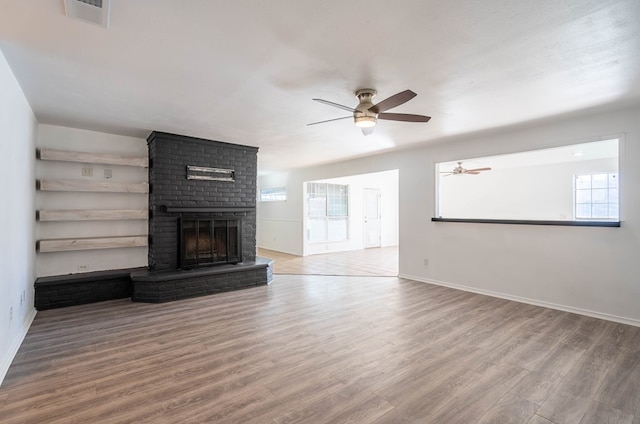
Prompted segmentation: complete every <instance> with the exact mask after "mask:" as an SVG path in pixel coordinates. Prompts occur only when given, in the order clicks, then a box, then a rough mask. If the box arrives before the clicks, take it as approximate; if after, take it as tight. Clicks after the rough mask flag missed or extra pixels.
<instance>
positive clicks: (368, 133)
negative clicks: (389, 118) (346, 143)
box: [360, 127, 374, 135]
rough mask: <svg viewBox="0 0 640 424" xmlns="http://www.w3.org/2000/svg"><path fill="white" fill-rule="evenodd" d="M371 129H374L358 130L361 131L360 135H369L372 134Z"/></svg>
mask: <svg viewBox="0 0 640 424" xmlns="http://www.w3.org/2000/svg"><path fill="white" fill-rule="evenodd" d="M373 128H374V127H368V128H360V130H361V131H362V135H371V134H373Z"/></svg>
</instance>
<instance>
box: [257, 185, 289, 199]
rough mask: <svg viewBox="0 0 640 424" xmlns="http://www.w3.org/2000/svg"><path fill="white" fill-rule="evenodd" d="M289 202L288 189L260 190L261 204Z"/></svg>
mask: <svg viewBox="0 0 640 424" xmlns="http://www.w3.org/2000/svg"><path fill="white" fill-rule="evenodd" d="M284 200H287V188H286V187H274V188H265V189H262V190H260V201H261V202H278V201H284Z"/></svg>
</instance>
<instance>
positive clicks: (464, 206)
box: [439, 158, 618, 221]
mask: <svg viewBox="0 0 640 424" xmlns="http://www.w3.org/2000/svg"><path fill="white" fill-rule="evenodd" d="M617 170H618V160H617V158H607V159H597V160H589V161H574V162H565V163H555V164H550V165H536V166H525V167H514V168H502V169H500V168H498V169H493V170H491V171H487V172H483V173H481V174H479V175H464V174H462V175H452V176H448V177H441V178H440V187H439V188H440V205H439V212H440V216H442V217H444V218H478V219H524V220H527V219H534V220H549V221H562V220H573V209H574V208H573V201H574V195H573V191H574V184H573V177H574V175H583V174H595V173H599V172H616V171H617Z"/></svg>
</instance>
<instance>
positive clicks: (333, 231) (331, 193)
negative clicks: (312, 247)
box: [307, 182, 349, 242]
mask: <svg viewBox="0 0 640 424" xmlns="http://www.w3.org/2000/svg"><path fill="white" fill-rule="evenodd" d="M348 222H349V186H348V185H342V184H327V183H315V182H310V183H307V238H308V240H309V241H310V242H323V241H341V240H346V239H347V238H348V237H349V226H348Z"/></svg>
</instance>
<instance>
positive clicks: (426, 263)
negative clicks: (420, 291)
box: [424, 258, 429, 266]
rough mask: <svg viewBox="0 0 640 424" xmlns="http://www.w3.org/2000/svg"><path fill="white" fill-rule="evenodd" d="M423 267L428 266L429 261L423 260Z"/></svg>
mask: <svg viewBox="0 0 640 424" xmlns="http://www.w3.org/2000/svg"><path fill="white" fill-rule="evenodd" d="M424 266H429V259H427V258H424Z"/></svg>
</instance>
